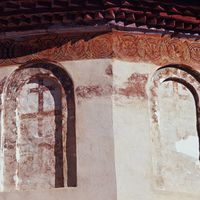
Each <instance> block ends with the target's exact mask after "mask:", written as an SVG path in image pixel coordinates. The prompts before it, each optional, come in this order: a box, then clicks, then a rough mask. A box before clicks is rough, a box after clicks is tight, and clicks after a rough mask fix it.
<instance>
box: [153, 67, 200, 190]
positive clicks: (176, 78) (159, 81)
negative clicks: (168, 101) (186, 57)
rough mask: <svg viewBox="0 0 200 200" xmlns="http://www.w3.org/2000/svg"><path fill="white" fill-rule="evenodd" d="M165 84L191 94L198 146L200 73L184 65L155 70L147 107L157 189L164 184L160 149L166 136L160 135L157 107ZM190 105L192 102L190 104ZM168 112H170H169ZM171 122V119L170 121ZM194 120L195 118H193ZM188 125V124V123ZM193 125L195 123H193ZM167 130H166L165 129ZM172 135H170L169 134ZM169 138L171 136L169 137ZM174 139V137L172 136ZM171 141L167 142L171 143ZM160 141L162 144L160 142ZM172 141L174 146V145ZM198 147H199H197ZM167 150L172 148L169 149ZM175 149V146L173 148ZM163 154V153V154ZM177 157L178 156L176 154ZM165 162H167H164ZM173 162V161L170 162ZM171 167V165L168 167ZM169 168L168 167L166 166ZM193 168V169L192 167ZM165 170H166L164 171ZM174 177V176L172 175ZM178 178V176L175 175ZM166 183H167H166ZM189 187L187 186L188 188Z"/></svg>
mask: <svg viewBox="0 0 200 200" xmlns="http://www.w3.org/2000/svg"><path fill="white" fill-rule="evenodd" d="M167 82H174V83H178V85H182V86H184V87H185V88H186V89H187V91H188V92H189V93H190V94H191V97H193V99H194V102H193V103H194V108H195V110H196V113H194V115H196V129H195V130H194V131H197V136H198V141H199V144H200V112H199V110H200V109H199V106H200V105H199V91H200V73H199V72H197V71H196V70H194V69H193V68H191V67H190V66H186V65H178V64H177V65H176V64H175V65H167V66H163V67H161V68H159V69H157V70H156V71H155V73H154V74H153V76H152V77H151V80H150V82H149V86H150V87H149V105H150V120H151V131H150V132H151V138H152V154H153V157H152V159H153V172H154V175H155V178H156V181H155V184H156V186H157V187H159V188H163V187H165V186H164V184H165V183H164V182H165V178H163V170H165V169H164V168H163V166H164V164H163V162H165V161H164V159H165V157H163V156H164V155H167V154H166V152H165V150H164V151H163V150H162V149H163V148H164V146H163V145H164V144H166V141H165V140H164V141H165V142H164V143H163V137H168V136H167V135H166V134H167V132H163V134H164V133H165V135H163V134H162V135H161V127H160V126H161V125H160V122H161V118H162V116H161V113H160V107H159V106H160V105H159V103H160V102H159V98H158V97H159V95H160V94H159V88H160V87H161V86H162V85H163V84H164V83H167ZM190 103H191V104H190V105H192V102H190ZM162 106H164V104H162ZM169 112H170V111H169ZM171 120H173V119H171ZM194 120H195V118H194ZM188 123H190V122H189V121H188ZM194 123H195V121H194ZM164 126H165V128H166V127H167V126H170V125H169V124H164V125H162V127H164ZM162 130H163V129H162ZM166 130H167V129H166ZM194 133H195V132H192V134H194ZM170 135H172V134H170ZM170 137H171V136H170ZM173 137H174V136H173ZM171 140H172V139H170V140H168V141H171ZM161 141H162V142H161ZM175 142H176V141H174V145H175ZM171 144H172V143H169V145H171ZM198 147H199V145H198ZM169 148H172V146H171V147H169ZM174 149H175V146H174ZM173 151H174V150H172V153H170V154H168V155H172V154H173ZM163 152H165V153H164V154H163ZM198 152H200V148H199V149H198ZM177 156H178V154H177ZM174 157H176V155H175V154H174ZM166 162H167V161H166ZM172 162H173V161H172ZM170 166H171V165H170ZM188 166H190V167H191V166H192V164H191V163H188ZM168 167H169V166H168ZM194 168H195V167H194ZM166 170H167V169H166ZM171 170H172V169H171ZM165 173H168V171H165ZM197 175H198V174H196V175H195V176H197ZM172 176H174V175H172ZM177 176H178V175H177ZM166 182H167V181H166ZM166 184H169V185H170V184H172V185H171V186H169V188H170V187H171V189H173V187H174V186H173V184H174V183H172V182H171V183H170V181H169V182H167V183H166ZM188 187H189V186H188Z"/></svg>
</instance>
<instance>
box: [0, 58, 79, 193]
mask: <svg viewBox="0 0 200 200" xmlns="http://www.w3.org/2000/svg"><path fill="white" fill-rule="evenodd" d="M2 100H3V102H2V103H3V110H2V134H1V155H2V156H1V158H2V160H1V169H2V170H1V180H2V181H1V190H2V191H10V190H29V189H31V190H32V189H38V188H43V189H45V188H58V187H75V186H76V185H77V167H76V133H75V99H74V86H73V82H72V79H71V78H70V76H69V75H68V73H67V72H66V71H65V70H64V69H63V68H62V67H60V66H59V65H57V64H54V63H50V62H43V61H35V62H31V63H28V64H26V65H23V66H21V67H20V68H19V69H17V70H15V71H14V72H13V73H12V74H11V75H10V77H8V79H7V81H6V83H5V85H4V90H3V98H2Z"/></svg>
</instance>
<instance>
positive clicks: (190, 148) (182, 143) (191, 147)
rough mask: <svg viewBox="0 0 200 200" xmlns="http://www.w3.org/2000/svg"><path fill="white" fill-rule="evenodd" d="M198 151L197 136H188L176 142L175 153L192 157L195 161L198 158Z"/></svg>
mask: <svg viewBox="0 0 200 200" xmlns="http://www.w3.org/2000/svg"><path fill="white" fill-rule="evenodd" d="M198 149H199V142H198V137H197V136H189V137H187V138H184V139H181V140H179V141H178V142H176V150H177V152H179V153H182V154H185V155H187V156H190V157H193V158H195V159H198V158H199V150H198Z"/></svg>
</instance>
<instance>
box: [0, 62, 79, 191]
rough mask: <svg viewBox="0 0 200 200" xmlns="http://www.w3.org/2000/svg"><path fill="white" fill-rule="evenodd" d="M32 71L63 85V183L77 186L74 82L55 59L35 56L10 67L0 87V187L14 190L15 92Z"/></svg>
mask: <svg viewBox="0 0 200 200" xmlns="http://www.w3.org/2000/svg"><path fill="white" fill-rule="evenodd" d="M33 74H34V75H36V76H38V75H41V76H44V75H45V76H46V77H50V78H54V79H56V80H57V81H58V83H59V84H60V85H61V86H62V87H63V90H64V92H65V97H66V102H67V114H68V117H67V118H66V120H67V121H66V124H67V125H66V127H67V130H66V135H67V136H66V150H65V151H66V161H67V169H65V170H66V174H67V186H68V187H76V186H77V158H76V126H75V123H76V116H75V112H76V110H75V109H76V108H75V95H74V84H73V81H72V78H71V76H70V75H69V74H68V73H67V72H66V70H65V69H64V68H63V67H62V66H61V65H60V64H57V63H54V62H50V61H47V60H35V61H31V62H28V63H26V64H24V65H22V66H20V67H19V68H18V69H16V70H14V71H13V72H12V73H11V74H10V76H9V77H8V78H7V80H6V83H5V84H4V88H3V95H2V105H3V109H2V113H1V119H2V122H3V123H2V124H3V126H2V131H1V133H2V134H1V145H0V148H1V155H2V156H1V157H2V158H3V162H2V163H1V169H2V170H1V174H0V177H1V178H2V182H1V190H2V191H12V190H16V189H17V188H16V182H17V176H16V167H17V159H16V139H17V138H16V137H17V126H18V124H17V120H16V108H17V95H18V93H19V91H20V88H22V86H23V85H24V84H27V83H28V81H29V80H30V78H32V77H33Z"/></svg>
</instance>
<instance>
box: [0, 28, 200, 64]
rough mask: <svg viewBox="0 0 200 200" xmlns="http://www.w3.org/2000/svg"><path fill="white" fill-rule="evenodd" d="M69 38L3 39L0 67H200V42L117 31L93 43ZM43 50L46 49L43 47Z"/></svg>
mask: <svg viewBox="0 0 200 200" xmlns="http://www.w3.org/2000/svg"><path fill="white" fill-rule="evenodd" d="M66 38H67V35H65V34H62V35H47V36H43V37H38V38H37V37H32V38H31V39H27V40H22V41H13V40H2V42H1V43H0V58H1V59H0V65H1V66H6V65H15V64H24V63H26V62H28V61H30V60H38V59H48V60H52V61H67V60H83V59H106V58H110V59H112V58H113V59H120V60H124V61H131V62H145V63H153V64H156V65H160V66H163V65H167V64H173V63H176V64H185V65H190V66H194V67H198V66H199V65H200V42H199V41H198V40H195V39H188V38H172V37H171V36H170V35H164V36H162V35H159V34H144V33H133V32H121V31H113V32H111V33H107V34H102V35H99V36H94V37H93V38H92V39H89V40H83V39H80V40H77V41H75V42H72V41H67V39H66ZM41 47H42V48H41Z"/></svg>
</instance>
